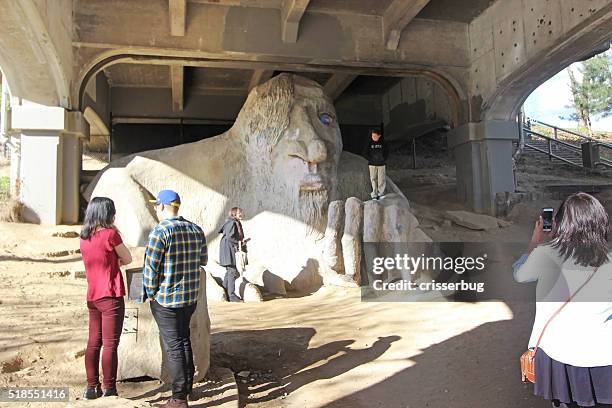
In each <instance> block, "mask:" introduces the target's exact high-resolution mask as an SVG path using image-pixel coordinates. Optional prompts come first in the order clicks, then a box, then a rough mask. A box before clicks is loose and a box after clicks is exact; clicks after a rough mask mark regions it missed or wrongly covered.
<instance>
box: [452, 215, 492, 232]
mask: <svg viewBox="0 0 612 408" xmlns="http://www.w3.org/2000/svg"><path fill="white" fill-rule="evenodd" d="M446 217H447V218H448V219H449V220H451V221H452V222H454V223H455V224H457V225H461V226H462V227H466V228H469V229H473V230H478V231H482V230H490V229H496V228H499V221H500V220H499V219H497V218H495V217H491V216H490V215H484V214H476V213H473V212H469V211H446Z"/></svg>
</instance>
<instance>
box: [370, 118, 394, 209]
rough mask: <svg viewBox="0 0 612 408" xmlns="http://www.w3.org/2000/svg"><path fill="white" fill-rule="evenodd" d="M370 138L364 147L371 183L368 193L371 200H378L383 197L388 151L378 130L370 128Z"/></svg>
mask: <svg viewBox="0 0 612 408" xmlns="http://www.w3.org/2000/svg"><path fill="white" fill-rule="evenodd" d="M370 138H371V139H370V141H369V142H368V144H367V146H366V148H365V151H364V156H365V157H366V158H367V159H368V167H369V169H370V182H371V183H372V193H371V194H370V195H371V196H372V199H373V200H378V199H381V198H384V197H385V187H386V184H387V183H386V180H387V177H386V174H385V163H386V161H387V156H388V155H389V153H388V149H387V145H386V144H385V142H384V140H383V139H382V134H381V132H380V131H379V130H376V129H372V130H370Z"/></svg>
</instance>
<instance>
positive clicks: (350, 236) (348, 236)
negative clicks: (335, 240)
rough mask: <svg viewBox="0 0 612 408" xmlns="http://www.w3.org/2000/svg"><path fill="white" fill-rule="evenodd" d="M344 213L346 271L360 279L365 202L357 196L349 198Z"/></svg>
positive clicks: (343, 249)
mask: <svg viewBox="0 0 612 408" xmlns="http://www.w3.org/2000/svg"><path fill="white" fill-rule="evenodd" d="M344 213H345V218H344V234H343V235H342V253H343V256H344V259H343V262H344V273H345V275H347V276H351V277H353V278H354V279H355V280H356V281H358V280H359V273H360V270H361V229H362V220H363V203H362V202H361V200H360V199H358V198H356V197H350V198H348V199H347V200H346V203H345V205H344Z"/></svg>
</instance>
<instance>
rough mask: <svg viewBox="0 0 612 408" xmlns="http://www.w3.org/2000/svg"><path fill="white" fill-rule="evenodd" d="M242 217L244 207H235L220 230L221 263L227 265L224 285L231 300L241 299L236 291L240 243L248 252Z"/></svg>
mask: <svg viewBox="0 0 612 408" xmlns="http://www.w3.org/2000/svg"><path fill="white" fill-rule="evenodd" d="M242 219H244V213H243V212H242V209H241V208H239V207H233V208H232V209H231V210H230V212H229V216H228V218H227V219H226V220H225V222H224V223H223V226H222V227H221V229H220V230H219V234H223V237H222V238H221V244H220V245H219V265H221V266H225V270H226V272H225V277H224V278H223V287H224V289H225V291H226V293H227V297H228V299H229V301H230V302H240V301H241V299H240V298H239V297H238V296H236V294H235V293H234V291H235V284H236V279H237V278H238V277H239V276H240V274H239V273H238V269H237V268H236V251H238V247H239V245H241V248H242V250H243V251H245V252H246V246H245V240H244V231H243V230H242V223H241V222H240V220H242Z"/></svg>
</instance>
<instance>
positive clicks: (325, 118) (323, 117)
mask: <svg viewBox="0 0 612 408" xmlns="http://www.w3.org/2000/svg"><path fill="white" fill-rule="evenodd" d="M319 120H320V121H321V123H322V124H324V125H325V126H329V125H331V124H332V122H333V121H334V117H333V116H332V115H330V114H329V113H319Z"/></svg>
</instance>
